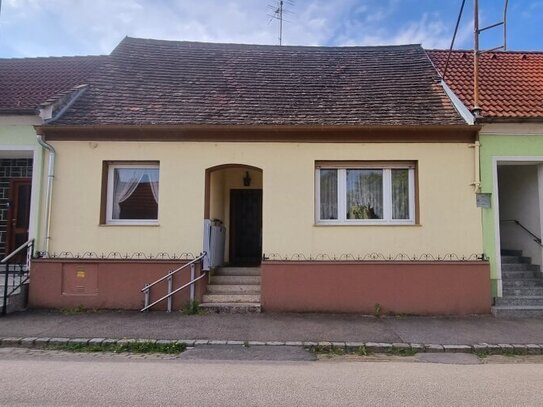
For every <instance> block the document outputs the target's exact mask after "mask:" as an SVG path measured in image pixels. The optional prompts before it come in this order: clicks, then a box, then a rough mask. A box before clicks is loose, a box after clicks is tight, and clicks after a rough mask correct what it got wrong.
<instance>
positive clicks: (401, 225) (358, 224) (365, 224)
mask: <svg viewBox="0 0 543 407" xmlns="http://www.w3.org/2000/svg"><path fill="white" fill-rule="evenodd" d="M313 226H316V227H330V226H348V227H353V226H362V227H368V226H394V227H398V226H400V227H404V226H408V227H413V226H415V227H417V226H422V225H421V224H420V223H314V224H313Z"/></svg>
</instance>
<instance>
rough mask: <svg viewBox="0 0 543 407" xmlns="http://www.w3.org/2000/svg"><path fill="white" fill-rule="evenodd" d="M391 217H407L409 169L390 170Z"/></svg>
mask: <svg viewBox="0 0 543 407" xmlns="http://www.w3.org/2000/svg"><path fill="white" fill-rule="evenodd" d="M392 219H409V170H408V169H405V168H402V169H393V170H392Z"/></svg>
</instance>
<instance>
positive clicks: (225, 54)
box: [55, 38, 465, 126]
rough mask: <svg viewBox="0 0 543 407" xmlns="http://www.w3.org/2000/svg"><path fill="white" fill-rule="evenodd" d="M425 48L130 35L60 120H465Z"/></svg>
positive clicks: (178, 122) (118, 122)
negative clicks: (182, 39)
mask: <svg viewBox="0 0 543 407" xmlns="http://www.w3.org/2000/svg"><path fill="white" fill-rule="evenodd" d="M437 79H438V74H437V72H436V70H435V69H434V67H433V66H432V64H431V63H430V61H429V59H428V57H427V55H426V53H425V52H424V50H423V49H422V48H421V47H420V45H404V46H384V47H293V46H270V45H241V44H211V43H196V42H180V41H161V40H148V39H139V38H125V39H124V40H123V41H122V42H121V43H120V44H119V45H118V46H117V48H116V49H115V50H114V51H113V53H112V54H111V56H110V58H109V59H108V62H107V63H105V64H104V65H103V66H102V67H101V68H100V69H98V70H97V72H96V73H95V74H93V75H92V78H91V79H90V81H89V88H88V90H87V91H86V92H85V93H84V94H83V95H82V96H81V97H80V98H79V99H78V100H77V101H76V102H75V103H74V104H73V105H72V106H71V107H70V108H69V109H68V110H67V111H66V112H65V113H64V115H63V116H61V117H60V118H59V119H58V120H57V121H55V125H101V124H103V125H148V124H164V125H201V124H207V125H292V126H295V125H324V126H335V125H430V124H440V125H462V124H465V121H464V120H463V119H462V118H461V116H460V115H459V114H458V112H457V111H456V110H455V108H454V106H453V104H452V103H451V101H450V100H449V98H448V97H447V96H446V94H445V91H444V90H443V87H442V86H440V85H439V83H438V81H437Z"/></svg>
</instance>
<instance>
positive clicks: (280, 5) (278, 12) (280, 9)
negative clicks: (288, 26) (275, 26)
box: [268, 0, 294, 45]
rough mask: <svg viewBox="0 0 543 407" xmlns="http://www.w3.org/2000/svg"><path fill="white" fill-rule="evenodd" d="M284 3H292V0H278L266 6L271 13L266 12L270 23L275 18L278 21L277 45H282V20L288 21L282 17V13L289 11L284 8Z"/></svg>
mask: <svg viewBox="0 0 543 407" xmlns="http://www.w3.org/2000/svg"><path fill="white" fill-rule="evenodd" d="M285 3H286V4H287V5H289V6H293V5H294V2H293V1H292V0H278V1H277V2H276V3H275V4H274V5H271V4H268V7H269V8H270V9H271V11H272V13H273V14H268V16H269V17H270V23H271V22H272V20H277V21H278V22H279V45H283V22H288V21H286V20H285V19H284V14H287V13H290V11H289V10H287V9H286V7H285Z"/></svg>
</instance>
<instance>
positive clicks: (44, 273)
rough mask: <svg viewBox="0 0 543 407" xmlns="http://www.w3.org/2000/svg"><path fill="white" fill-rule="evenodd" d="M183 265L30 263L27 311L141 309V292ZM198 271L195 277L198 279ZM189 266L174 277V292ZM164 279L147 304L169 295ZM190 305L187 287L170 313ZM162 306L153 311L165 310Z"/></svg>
mask: <svg viewBox="0 0 543 407" xmlns="http://www.w3.org/2000/svg"><path fill="white" fill-rule="evenodd" d="M182 264H183V263H179V262H168V261H124V260H111V261H96V260H89V261H87V260H45V259H38V260H34V261H33V262H32V268H31V273H30V290H29V299H28V301H29V307H30V308H72V307H78V306H83V307H84V308H88V309H94V308H96V309H124V310H139V309H141V308H142V307H143V303H144V297H143V293H142V292H141V289H142V288H143V287H144V285H145V284H147V283H151V282H153V281H155V280H157V279H159V278H160V277H162V276H164V275H166V274H167V273H168V271H169V270H173V269H176V268H178V267H179V266H181V265H182ZM199 273H200V271H199V266H198V265H197V267H196V276H199V275H200V274H199ZM189 280H190V267H187V268H186V269H184V270H182V271H180V272H179V273H177V274H176V275H175V277H174V284H173V287H174V289H175V288H177V287H180V286H181V285H183V284H185V283H188V282H189ZM206 286H207V278H205V277H204V278H202V280H199V281H198V282H197V283H196V300H198V301H200V300H201V297H202V295H203V293H204V292H205V290H206ZM166 290H167V285H166V280H164V281H163V282H161V283H158V284H157V285H156V286H154V287H153V288H152V289H151V302H152V301H154V300H155V299H158V298H160V297H162V296H164V295H165V294H166V293H167V291H166ZM188 301H189V290H188V288H187V289H185V290H182V291H181V292H180V293H178V294H176V295H175V296H174V300H173V309H174V310H179V309H182V308H183V307H184V306H185V305H186V304H187V303H188ZM165 306H166V304H165V302H164V303H163V304H162V305H161V306H160V305H157V306H156V307H155V308H153V309H156V310H161V309H162V310H163V309H165Z"/></svg>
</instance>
